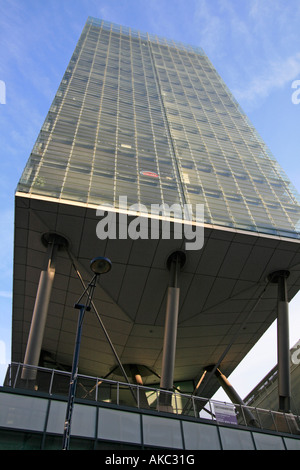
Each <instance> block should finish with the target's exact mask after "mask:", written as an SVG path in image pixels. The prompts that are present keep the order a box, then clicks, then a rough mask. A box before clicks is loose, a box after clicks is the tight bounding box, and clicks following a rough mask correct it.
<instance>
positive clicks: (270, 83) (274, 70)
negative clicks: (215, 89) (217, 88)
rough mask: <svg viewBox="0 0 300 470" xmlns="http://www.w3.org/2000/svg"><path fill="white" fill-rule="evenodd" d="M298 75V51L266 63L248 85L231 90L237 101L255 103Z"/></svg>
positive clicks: (299, 56) (299, 58)
mask: <svg viewBox="0 0 300 470" xmlns="http://www.w3.org/2000/svg"><path fill="white" fill-rule="evenodd" d="M299 75H300V52H299V53H297V54H295V55H293V56H291V57H288V58H286V59H282V60H278V61H276V62H275V61H273V62H270V63H269V64H266V66H265V69H264V71H263V73H261V74H259V75H258V76H256V77H254V78H253V79H252V80H251V81H250V83H249V84H248V85H245V83H243V84H242V86H241V87H239V88H236V89H235V90H233V94H234V96H235V97H236V99H237V100H238V101H242V102H243V103H245V102H246V103H248V104H251V103H255V102H257V100H259V99H262V98H266V97H267V96H268V95H269V94H270V93H271V92H272V91H274V90H276V89H278V88H283V87H284V86H286V85H287V84H289V85H290V84H291V82H292V81H293V80H294V79H296V78H297V77H298V76H299Z"/></svg>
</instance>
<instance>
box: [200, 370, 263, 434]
mask: <svg viewBox="0 0 300 470" xmlns="http://www.w3.org/2000/svg"><path fill="white" fill-rule="evenodd" d="M206 369H207V370H212V369H214V367H213V366H210V367H207V368H206ZM215 375H216V377H217V379H218V381H219V383H220V385H221V387H222V388H223V390H224V392H225V393H226V394H227V396H228V398H229V399H230V400H231V402H232V403H233V404H235V405H240V406H241V407H242V414H244V416H245V418H246V421H247V422H246V424H249V425H251V426H254V427H257V426H258V423H257V420H256V419H255V418H254V416H253V414H252V413H251V411H250V410H249V409H248V408H247V407H246V406H245V403H244V402H243V400H242V398H241V397H240V396H239V394H238V393H237V391H236V390H235V389H234V387H233V386H232V385H231V383H230V382H229V380H228V379H227V377H226V376H225V375H224V374H223V373H222V372H221V371H220V369H216V370H215Z"/></svg>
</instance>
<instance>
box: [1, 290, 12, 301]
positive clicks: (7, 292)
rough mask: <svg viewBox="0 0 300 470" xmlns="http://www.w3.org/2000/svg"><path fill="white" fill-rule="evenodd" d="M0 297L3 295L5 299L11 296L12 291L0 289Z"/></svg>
mask: <svg viewBox="0 0 300 470" xmlns="http://www.w3.org/2000/svg"><path fill="white" fill-rule="evenodd" d="M0 297H5V298H6V299H11V298H12V292H10V291H6V290H0Z"/></svg>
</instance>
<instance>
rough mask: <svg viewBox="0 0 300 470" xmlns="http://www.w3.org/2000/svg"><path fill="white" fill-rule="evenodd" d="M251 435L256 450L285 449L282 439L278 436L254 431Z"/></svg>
mask: <svg viewBox="0 0 300 470" xmlns="http://www.w3.org/2000/svg"><path fill="white" fill-rule="evenodd" d="M253 437H254V441H255V447H256V449H257V450H285V448H284V444H283V440H282V438H281V437H280V436H272V435H271V434H262V433H256V432H254V433H253Z"/></svg>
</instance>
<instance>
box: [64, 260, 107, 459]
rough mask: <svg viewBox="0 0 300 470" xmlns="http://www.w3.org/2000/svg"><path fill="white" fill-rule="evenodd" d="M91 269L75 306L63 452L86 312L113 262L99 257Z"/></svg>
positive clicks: (91, 264)
mask: <svg viewBox="0 0 300 470" xmlns="http://www.w3.org/2000/svg"><path fill="white" fill-rule="evenodd" d="M90 268H91V270H92V271H93V273H94V276H93V277H92V279H91V281H90V283H89V284H88V285H87V287H86V289H85V290H84V291H83V293H82V294H81V296H80V297H79V299H78V301H77V302H76V304H75V305H74V308H76V309H79V316H78V323H77V332H76V341H75V347H74V354H73V364H72V373H71V378H70V385H69V396H68V404H67V412H66V419H65V425H64V434H63V447H62V449H63V450H68V449H69V443H70V433H71V419H72V413H73V405H74V400H75V393H76V386H77V376H78V361H79V350H80V342H81V331H82V323H83V318H84V314H85V312H86V311H90V310H91V303H92V297H93V293H94V290H95V286H96V279H97V277H98V276H99V275H100V274H105V273H108V272H109V271H110V270H111V261H110V260H109V259H108V258H104V257H98V258H94V259H93V260H92V261H91V263H90ZM85 294H87V300H86V303H85V304H82V303H81V300H82V298H83V297H84V295H85Z"/></svg>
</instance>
